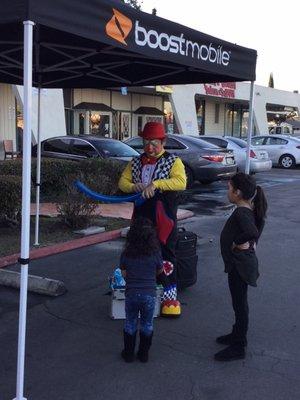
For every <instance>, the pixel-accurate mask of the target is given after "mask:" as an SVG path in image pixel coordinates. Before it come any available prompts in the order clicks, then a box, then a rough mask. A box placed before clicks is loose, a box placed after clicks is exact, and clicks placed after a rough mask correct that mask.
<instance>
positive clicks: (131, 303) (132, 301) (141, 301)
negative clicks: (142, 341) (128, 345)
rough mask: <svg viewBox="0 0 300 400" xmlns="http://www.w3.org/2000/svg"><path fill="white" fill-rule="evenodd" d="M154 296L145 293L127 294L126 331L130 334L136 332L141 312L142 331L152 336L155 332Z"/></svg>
mask: <svg viewBox="0 0 300 400" xmlns="http://www.w3.org/2000/svg"><path fill="white" fill-rule="evenodd" d="M155 300H156V298H155V297H154V296H149V295H147V294H143V293H132V294H130V293H129V294H126V298H125V312H126V321H125V328H124V330H125V332H127V333H129V335H133V334H135V332H136V331H137V329H138V318H139V313H140V331H141V332H142V333H143V334H144V335H146V336H150V335H151V334H152V332H153V315H154V309H155Z"/></svg>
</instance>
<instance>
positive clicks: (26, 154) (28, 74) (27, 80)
mask: <svg viewBox="0 0 300 400" xmlns="http://www.w3.org/2000/svg"><path fill="white" fill-rule="evenodd" d="M33 25H34V23H33V22H32V21H25V22H24V59H23V60H24V75H23V79H24V131H23V172H22V227H21V283H20V308H19V339H18V366H17V385H16V386H17V387H16V391H17V393H16V398H15V400H24V399H25V398H24V396H23V394H24V365H25V336H26V311H27V284H28V261H26V260H28V259H29V240H30V185H31V115H32V37H33Z"/></svg>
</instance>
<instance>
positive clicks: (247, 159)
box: [245, 81, 254, 174]
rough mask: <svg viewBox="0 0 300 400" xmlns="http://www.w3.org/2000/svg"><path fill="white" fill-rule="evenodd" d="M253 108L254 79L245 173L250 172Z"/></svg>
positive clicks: (251, 90)
mask: <svg viewBox="0 0 300 400" xmlns="http://www.w3.org/2000/svg"><path fill="white" fill-rule="evenodd" d="M253 110H254V81H252V82H251V86H250V101H249V118H248V132H247V152H246V166H245V173H246V174H249V172H250V147H251V137H252V131H253Z"/></svg>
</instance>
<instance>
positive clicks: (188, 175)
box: [184, 165, 194, 189]
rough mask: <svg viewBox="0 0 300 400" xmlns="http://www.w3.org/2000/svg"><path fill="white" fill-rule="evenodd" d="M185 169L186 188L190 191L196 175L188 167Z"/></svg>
mask: <svg viewBox="0 0 300 400" xmlns="http://www.w3.org/2000/svg"><path fill="white" fill-rule="evenodd" d="M184 168H185V174H186V179H187V182H186V188H187V189H190V188H191V187H192V186H193V183H194V174H193V171H192V170H191V168H190V167H188V166H187V165H185V166H184Z"/></svg>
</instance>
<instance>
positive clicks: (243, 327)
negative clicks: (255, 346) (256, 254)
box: [228, 268, 249, 346]
mask: <svg viewBox="0 0 300 400" xmlns="http://www.w3.org/2000/svg"><path fill="white" fill-rule="evenodd" d="M228 284H229V289H230V294H231V300H232V307H233V310H234V314H235V324H234V326H233V331H232V333H233V334H234V336H235V338H236V342H237V343H239V344H241V345H243V346H246V345H247V331H248V324H249V307H248V297H247V292H248V285H247V283H245V282H244V281H243V280H242V279H241V277H240V275H239V273H238V272H237V270H236V269H235V268H232V270H231V271H230V272H229V273H228Z"/></svg>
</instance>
